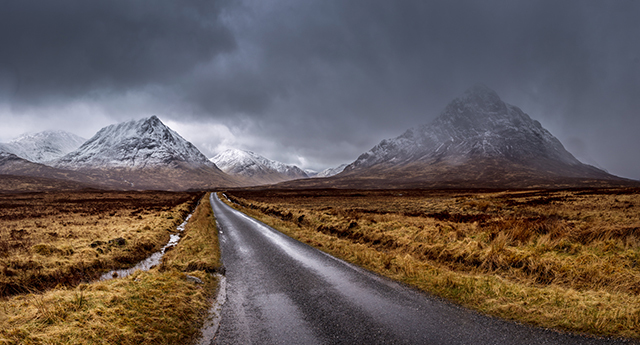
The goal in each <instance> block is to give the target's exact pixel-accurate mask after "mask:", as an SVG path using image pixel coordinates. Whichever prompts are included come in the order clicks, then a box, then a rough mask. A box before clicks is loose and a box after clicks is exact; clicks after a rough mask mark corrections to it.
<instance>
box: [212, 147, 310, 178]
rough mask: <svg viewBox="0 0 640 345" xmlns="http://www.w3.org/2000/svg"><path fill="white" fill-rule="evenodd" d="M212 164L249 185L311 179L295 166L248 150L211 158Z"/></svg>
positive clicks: (229, 150) (231, 150)
mask: <svg viewBox="0 0 640 345" xmlns="http://www.w3.org/2000/svg"><path fill="white" fill-rule="evenodd" d="M211 162H213V163H215V164H216V165H217V166H218V168H220V170H222V171H224V172H225V173H227V174H229V175H231V176H236V177H240V178H242V179H243V180H244V181H246V183H247V184H249V185H263V184H270V183H277V182H282V181H289V180H294V179H301V178H308V177H309V176H308V175H307V173H305V172H304V171H303V170H302V169H300V168H298V167H297V166H295V165H289V164H285V163H282V162H278V161H274V160H271V159H268V158H265V157H263V156H261V155H259V154H257V153H255V152H252V151H247V150H239V149H228V150H225V151H223V152H220V153H219V154H217V155H216V156H214V157H213V158H211Z"/></svg>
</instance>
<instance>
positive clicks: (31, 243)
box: [0, 191, 202, 297]
mask: <svg viewBox="0 0 640 345" xmlns="http://www.w3.org/2000/svg"><path fill="white" fill-rule="evenodd" d="M201 196H202V193H167V192H99V191H93V192H50V193H24V194H0V297H2V296H9V295H14V294H17V293H26V292H35V291H43V290H46V289H49V288H53V287H55V286H58V285H63V286H74V285H77V284H78V283H80V282H81V281H90V280H94V279H96V278H97V277H99V275H100V274H101V273H104V272H106V271H108V270H111V269H116V268H125V267H130V266H132V265H133V264H134V263H136V262H138V261H140V260H142V259H144V258H145V257H147V256H149V255H150V254H151V253H153V252H154V251H157V250H159V249H160V247H161V246H162V245H164V244H165V243H166V242H167V241H168V239H169V235H170V234H171V232H175V231H176V226H177V225H178V224H179V223H180V222H182V220H183V219H184V217H185V216H186V215H187V214H188V212H190V211H191V210H193V209H194V207H195V203H196V202H197V201H198V199H199V198H200V197H201Z"/></svg>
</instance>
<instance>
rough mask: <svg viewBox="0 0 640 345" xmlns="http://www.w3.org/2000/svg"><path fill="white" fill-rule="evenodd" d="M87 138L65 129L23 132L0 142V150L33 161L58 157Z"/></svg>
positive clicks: (45, 160) (44, 160) (43, 160)
mask: <svg viewBox="0 0 640 345" xmlns="http://www.w3.org/2000/svg"><path fill="white" fill-rule="evenodd" d="M85 141H87V139H85V138H82V137H79V136H77V135H75V134H72V133H69V132H65V131H44V132H40V133H35V134H23V135H21V136H20V137H18V138H17V139H14V140H12V141H10V142H9V143H5V144H2V143H0V151H3V152H7V153H13V154H14V155H16V156H18V157H20V158H23V159H26V160H28V161H31V162H35V163H44V162H47V161H51V160H53V159H56V158H60V157H62V156H64V155H66V154H67V153H69V152H71V151H73V150H75V149H77V148H78V147H80V145H82V144H83V143H84V142H85Z"/></svg>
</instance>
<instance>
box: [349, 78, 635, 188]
mask: <svg viewBox="0 0 640 345" xmlns="http://www.w3.org/2000/svg"><path fill="white" fill-rule="evenodd" d="M340 176H341V177H344V178H359V179H363V178H364V179H367V180H368V183H373V184H375V183H392V184H394V185H417V186H441V187H455V186H464V187H491V188H494V187H495V188H504V187H536V186H548V185H572V184H575V183H578V184H582V183H588V181H593V180H600V181H602V180H605V181H622V180H623V179H621V178H618V177H616V176H613V175H610V174H608V173H606V172H605V171H602V170H600V169H598V168H595V167H593V166H590V165H586V164H583V163H581V162H580V161H578V160H577V159H576V158H575V157H574V156H573V155H572V154H571V153H569V152H568V151H567V150H566V149H565V148H564V146H563V145H562V144H561V143H560V141H559V140H558V139H557V138H555V137H554V136H553V135H552V134H551V133H550V132H549V131H547V130H546V129H545V128H543V127H542V125H541V124H540V123H539V122H538V121H535V120H533V119H531V118H530V117H529V116H528V115H527V114H525V113H524V112H523V111H522V110H520V109H519V108H518V107H516V106H513V105H510V104H507V103H505V102H503V101H502V100H501V99H500V97H499V96H498V95H497V94H496V92H495V91H493V90H491V89H490V88H488V87H487V86H484V85H476V86H474V87H472V88H470V89H468V90H467V91H466V92H465V93H464V95H462V96H461V97H458V98H456V99H454V100H453V101H452V102H451V103H449V104H448V105H447V106H446V108H445V109H444V111H443V112H442V113H441V114H440V116H439V117H437V118H436V119H435V120H434V121H433V122H431V123H429V124H426V125H422V126H419V127H415V128H412V129H409V130H407V131H406V132H405V133H404V134H402V135H400V136H399V137H397V138H394V139H387V140H383V141H382V142H380V144H378V145H376V146H375V147H373V148H372V149H371V150H369V151H368V152H365V153H363V154H362V155H360V157H358V159H356V161H355V162H353V163H352V164H350V165H349V166H348V167H346V168H345V170H344V172H343V173H342V174H341V175H340ZM376 181H377V182H376ZM385 181H386V182H385ZM578 181H580V182H578Z"/></svg>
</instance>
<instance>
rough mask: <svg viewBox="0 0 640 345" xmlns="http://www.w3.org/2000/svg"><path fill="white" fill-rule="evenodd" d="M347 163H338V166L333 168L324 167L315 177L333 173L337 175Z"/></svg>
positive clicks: (327, 175) (328, 175)
mask: <svg viewBox="0 0 640 345" xmlns="http://www.w3.org/2000/svg"><path fill="white" fill-rule="evenodd" d="M347 165H349V164H340V165H339V166H337V167H334V168H328V169H324V170H322V171H321V172H319V173H318V174H317V175H316V176H315V177H330V176H333V175H338V174H339V173H341V172H342V171H343V170H344V168H346V167H347Z"/></svg>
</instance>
